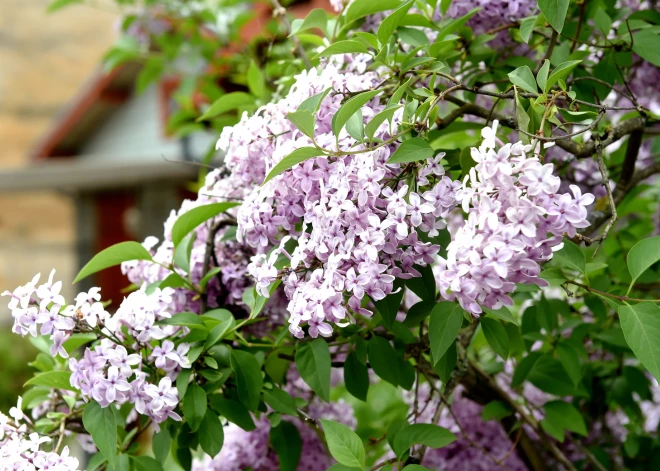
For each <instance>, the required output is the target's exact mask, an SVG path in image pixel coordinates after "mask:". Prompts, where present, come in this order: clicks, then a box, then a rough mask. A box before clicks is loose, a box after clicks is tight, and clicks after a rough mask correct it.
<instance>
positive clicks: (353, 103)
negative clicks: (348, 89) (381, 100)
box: [332, 90, 381, 136]
mask: <svg viewBox="0 0 660 471" xmlns="http://www.w3.org/2000/svg"><path fill="white" fill-rule="evenodd" d="M380 92H381V90H370V91H368V92H362V93H360V94H358V95H355V96H354V97H352V98H350V99H349V100H348V101H346V103H344V104H343V105H341V108H339V109H338V110H337V112H336V113H335V115H334V116H333V117H332V133H333V134H334V135H335V136H339V133H340V132H341V130H342V129H343V128H344V125H345V124H346V123H347V122H348V120H349V118H350V117H351V116H353V115H354V114H355V113H356V112H357V111H358V110H359V109H360V108H362V107H363V106H364V105H366V104H367V103H368V102H369V101H370V100H371V99H372V98H373V97H375V96H376V95H378V94H379V93H380Z"/></svg>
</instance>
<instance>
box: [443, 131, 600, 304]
mask: <svg viewBox="0 0 660 471" xmlns="http://www.w3.org/2000/svg"><path fill="white" fill-rule="evenodd" d="M497 125H498V123H497V121H495V122H494V124H493V127H492V128H484V129H483V130H482V137H483V138H484V139H483V142H482V144H481V146H480V147H479V148H473V149H472V158H473V159H474V160H475V162H477V165H476V166H475V167H474V168H473V169H471V170H470V174H469V176H468V177H466V179H465V182H464V183H465V185H464V187H463V188H461V189H460V190H459V191H458V193H457V198H458V199H459V200H460V202H461V205H462V208H463V210H464V211H465V212H466V213H467V215H468V217H467V219H466V221H465V224H464V225H463V226H462V227H461V228H459V229H458V230H457V231H456V233H455V234H453V236H452V242H451V243H450V244H449V246H448V247H447V258H446V259H442V260H441V266H442V269H441V272H440V276H439V283H440V290H441V293H442V295H443V297H445V298H447V299H449V300H458V301H459V302H460V304H461V306H463V308H464V309H466V310H467V311H469V312H471V313H472V314H479V313H481V312H482V309H481V306H482V305H483V306H486V307H488V308H491V309H498V308H499V307H501V306H502V305H511V304H512V303H513V301H512V300H511V298H510V297H509V295H508V294H509V293H511V292H512V291H513V290H514V289H515V283H525V284H530V283H535V284H538V285H541V286H544V285H546V283H545V281H544V280H542V279H539V278H538V275H539V273H540V266H539V263H541V262H544V261H547V260H549V259H550V258H552V252H553V249H554V250H557V249H559V248H561V238H562V234H568V235H569V236H574V235H575V233H576V229H577V228H583V227H587V226H588V225H589V223H588V222H587V220H586V217H587V210H586V206H588V205H589V204H591V203H592V202H593V200H594V197H593V195H591V194H584V195H582V194H581V191H580V189H579V188H578V187H576V186H572V187H571V189H572V191H573V196H571V195H570V194H568V193H564V194H559V193H558V190H559V186H560V184H561V180H560V179H559V177H557V176H555V175H553V173H552V172H553V165H552V164H542V163H541V162H540V161H539V159H538V158H537V157H536V156H531V157H530V156H528V154H530V153H531V151H532V149H531V146H525V145H523V144H522V142H517V143H515V144H511V143H507V144H504V143H502V142H501V141H500V140H499V138H498V137H497V136H496V132H497Z"/></svg>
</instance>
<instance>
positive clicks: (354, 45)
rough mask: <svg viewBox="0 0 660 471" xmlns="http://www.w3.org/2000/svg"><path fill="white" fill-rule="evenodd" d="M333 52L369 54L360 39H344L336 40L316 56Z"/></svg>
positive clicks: (328, 54)
mask: <svg viewBox="0 0 660 471" xmlns="http://www.w3.org/2000/svg"><path fill="white" fill-rule="evenodd" d="M335 54H369V49H367V46H365V45H364V44H363V43H361V42H360V41H355V40H354V39H346V40H344V41H337V42H336V43H334V44H331V45H330V46H328V47H326V48H325V49H324V50H322V51H321V52H319V53H318V54H317V55H316V57H327V56H332V55H335Z"/></svg>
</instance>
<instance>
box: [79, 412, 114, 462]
mask: <svg viewBox="0 0 660 471" xmlns="http://www.w3.org/2000/svg"><path fill="white" fill-rule="evenodd" d="M82 419H83V425H84V427H85V430H87V431H88V432H89V434H90V435H91V436H92V440H94V445H96V448H98V449H99V451H100V452H101V453H102V454H103V456H104V457H105V459H106V460H108V464H109V465H110V468H114V466H115V460H116V456H117V418H116V415H115V413H114V412H113V410H112V406H110V407H105V408H102V407H101V406H100V405H99V404H98V403H97V402H90V403H88V404H87V405H86V406H85V410H84V411H83V417H82Z"/></svg>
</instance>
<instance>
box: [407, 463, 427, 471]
mask: <svg viewBox="0 0 660 471" xmlns="http://www.w3.org/2000/svg"><path fill="white" fill-rule="evenodd" d="M401 471H429V469H428V468H425V467H424V466H420V465H418V464H409V465H408V466H406V467H405V468H403V469H402V470H401Z"/></svg>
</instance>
